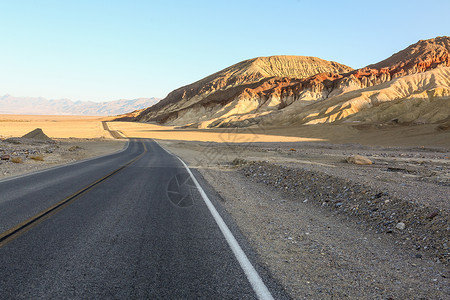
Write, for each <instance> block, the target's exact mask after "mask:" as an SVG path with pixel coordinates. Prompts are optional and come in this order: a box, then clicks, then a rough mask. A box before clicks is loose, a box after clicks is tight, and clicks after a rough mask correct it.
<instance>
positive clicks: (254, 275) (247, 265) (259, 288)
mask: <svg viewBox="0 0 450 300" xmlns="http://www.w3.org/2000/svg"><path fill="white" fill-rule="evenodd" d="M155 142H156V143H157V144H158V145H159V146H160V147H161V148H163V149H164V150H165V151H166V152H167V153H169V154H170V155H173V156H175V157H176V158H178V159H179V160H180V162H181V163H182V164H183V166H184V167H185V168H186V170H187V172H188V173H189V175H190V176H191V178H192V181H193V182H194V183H195V186H196V187H197V189H198V191H199V192H200V195H201V196H202V198H203V201H204V202H205V204H206V206H207V207H208V209H209V211H210V213H211V214H212V216H213V218H214V220H215V221H216V223H217V225H218V226H219V228H220V231H221V232H222V234H223V235H224V237H225V240H226V241H227V243H228V245H229V246H230V248H231V250H232V251H233V253H234V256H235V257H236V259H237V260H238V262H239V264H240V265H241V268H242V270H244V272H245V275H246V276H247V279H248V281H249V282H250V284H251V286H252V288H253V290H254V291H255V293H256V295H257V296H258V299H264V300H266V299H267V300H273V297H272V294H271V293H270V291H269V289H268V288H267V286H266V285H265V284H264V282H263V281H262V279H261V276H259V274H258V272H257V271H256V270H255V268H254V267H253V265H252V263H251V262H250V260H249V259H248V257H247V255H246V254H245V252H244V250H242V248H241V246H239V243H238V242H237V240H236V238H235V237H234V236H233V234H232V233H231V231H230V229H229V228H228V226H227V224H225V222H224V221H223V219H222V217H221V216H220V214H219V213H218V212H217V210H216V208H215V207H214V205H213V204H212V202H211V200H209V198H208V195H206V193H205V191H204V190H203V188H202V187H201V186H200V184H199V183H198V181H197V179H196V178H195V176H194V174H192V172H191V170H190V169H189V167H188V166H187V165H186V163H185V162H184V161H183V160H182V159H181V158H179V157H178V156H176V155H175V154H173V153H170V152H169V151H167V150H166V149H165V148H164V147H162V146H161V145H160V144H159V143H158V142H157V141H155Z"/></svg>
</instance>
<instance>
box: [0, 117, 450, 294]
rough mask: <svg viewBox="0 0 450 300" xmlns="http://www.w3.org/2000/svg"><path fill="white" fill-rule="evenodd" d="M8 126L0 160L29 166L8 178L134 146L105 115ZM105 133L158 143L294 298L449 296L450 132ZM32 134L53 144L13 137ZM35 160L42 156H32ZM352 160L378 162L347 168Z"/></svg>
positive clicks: (5, 173) (129, 128) (2, 171)
mask: <svg viewBox="0 0 450 300" xmlns="http://www.w3.org/2000/svg"><path fill="white" fill-rule="evenodd" d="M0 120H1V122H0V137H1V141H0V151H1V153H0V154H11V155H14V154H13V153H16V155H18V156H20V155H22V156H23V157H24V163H12V162H10V161H7V162H6V161H2V162H1V163H0V178H1V177H9V176H13V175H17V174H21V173H26V172H33V171H35V170H37V169H40V168H46V167H50V166H54V165H57V164H64V163H69V162H73V161H74V160H79V159H85V158H88V157H92V156H98V155H102V154H105V153H110V152H114V151H119V150H120V149H122V148H123V146H124V144H125V140H124V139H122V140H114V139H112V137H111V135H110V133H109V132H107V131H105V130H104V128H103V126H102V123H101V122H102V121H104V120H105V119H101V118H97V117H92V118H91V117H88V118H86V117H52V116H4V115H3V116H0ZM108 126H109V128H110V129H111V130H116V131H119V132H120V133H121V134H122V135H124V136H126V137H130V138H132V137H136V138H154V139H156V140H157V141H158V142H159V143H160V144H161V145H162V146H163V147H165V148H166V149H167V150H169V151H170V152H172V153H174V154H176V155H177V156H179V157H181V158H182V159H183V160H184V161H185V162H186V163H187V164H188V165H189V166H190V167H191V168H193V169H195V170H196V171H198V172H199V173H200V174H199V175H201V176H203V178H204V179H206V181H207V182H208V183H209V184H210V187H211V188H212V189H213V190H214V191H216V192H217V193H218V194H219V195H220V197H221V199H223V202H222V203H221V205H222V206H223V207H224V208H225V209H226V211H227V212H228V213H229V214H230V215H231V217H232V218H233V219H234V221H235V222H236V224H237V225H238V226H239V228H240V230H241V231H242V232H243V234H244V235H245V236H246V237H247V239H248V241H249V242H250V244H251V245H252V246H253V248H254V250H255V251H256V252H257V254H258V256H259V258H260V260H261V262H262V265H264V266H266V267H267V268H268V269H269V270H270V272H271V273H272V274H273V276H274V277H275V278H276V279H277V280H278V281H279V282H280V283H281V284H282V285H283V286H284V287H285V288H286V290H287V291H288V293H289V294H290V295H291V296H292V297H293V298H302V297H304V296H305V295H307V298H310V299H338V298H339V299H340V298H358V297H360V296H361V295H363V297H364V298H370V299H377V298H379V295H390V297H391V298H392V299H420V298H424V299H448V297H449V295H450V288H449V287H450V285H449V276H450V269H449V241H448V239H449V230H450V223H449V219H450V218H449V211H450V206H449V205H450V201H449V195H450V131H449V130H448V129H447V130H446V128H443V127H438V126H437V125H433V124H431V125H420V126H418V125H416V126H397V125H392V126H391V125H384V126H380V125H346V124H341V125H319V126H303V127H297V128H289V129H286V128H247V129H226V130H225V129H214V130H195V129H177V128H174V127H168V126H158V125H155V124H143V123H131V122H108ZM35 128H42V129H43V131H44V133H45V134H47V135H48V136H49V137H50V138H52V139H53V140H54V142H52V143H39V142H36V143H35V144H11V143H9V142H8V141H7V138H10V137H20V136H22V135H24V134H26V133H27V132H29V131H31V130H33V129H35ZM8 151H9V152H8ZM7 152H8V153H7ZM31 154H33V155H36V154H42V156H43V160H42V161H39V160H33V159H29V157H30V156H31ZM354 155H361V156H363V157H365V158H367V159H369V160H370V161H371V162H372V164H368V165H357V164H352V163H348V162H347V158H348V157H351V156H354Z"/></svg>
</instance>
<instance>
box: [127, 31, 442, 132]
mask: <svg viewBox="0 0 450 300" xmlns="http://www.w3.org/2000/svg"><path fill="white" fill-rule="evenodd" d="M449 51H450V38H449V37H437V38H435V39H430V40H421V41H419V42H417V43H415V44H413V45H411V46H409V47H407V48H406V49H404V50H402V51H400V52H398V53H396V54H394V55H392V56H391V57H390V58H388V59H386V60H383V61H381V62H379V63H376V64H372V65H369V66H367V67H365V68H361V69H358V70H352V69H351V68H349V67H346V66H343V65H339V64H337V63H334V62H326V61H323V60H320V59H317V58H304V57H270V58H259V59H258V58H257V59H253V60H249V61H244V62H241V63H239V64H236V65H234V66H231V67H229V68H227V69H225V70H222V71H220V72H218V73H216V74H213V75H211V76H209V77H206V78H204V79H202V80H200V81H198V82H196V83H193V84H191V85H188V86H186V87H182V88H180V89H178V90H175V91H173V92H172V93H170V94H169V95H168V96H167V97H166V98H165V99H163V100H161V102H160V103H158V104H157V105H155V106H153V107H150V108H148V109H146V110H143V111H142V112H140V113H139V114H138V115H137V116H136V117H135V118H133V119H134V120H137V121H156V122H159V123H163V124H171V125H179V126H191V127H200V128H208V127H244V126H251V125H256V124H258V125H267V126H288V125H292V124H316V123H331V122H356V123H361V122H362V123H386V122H394V123H435V122H442V121H445V120H449V115H450V101H449V99H450V57H449ZM293 58H295V59H293ZM293 60H295V62H292V61H293ZM275 62H276V63H275ZM294 73H295V74H294Z"/></svg>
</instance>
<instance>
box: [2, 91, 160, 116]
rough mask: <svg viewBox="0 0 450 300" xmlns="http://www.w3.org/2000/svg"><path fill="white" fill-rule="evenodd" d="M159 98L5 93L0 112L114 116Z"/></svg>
mask: <svg viewBox="0 0 450 300" xmlns="http://www.w3.org/2000/svg"><path fill="white" fill-rule="evenodd" d="M159 100H160V99H159V98H154V97H153V98H138V99H132V100H126V99H120V100H115V101H109V102H92V101H72V100H69V99H57V100H48V99H45V98H42V97H14V96H11V95H5V96H1V97H0V114H17V115H84V116H115V115H120V114H124V113H127V112H130V111H135V110H139V109H143V108H146V107H149V106H152V105H154V104H156V103H157V102H158V101H159Z"/></svg>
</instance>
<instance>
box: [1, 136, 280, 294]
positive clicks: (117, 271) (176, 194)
mask: <svg viewBox="0 0 450 300" xmlns="http://www.w3.org/2000/svg"><path fill="white" fill-rule="evenodd" d="M194 174H196V173H195V172H194ZM196 177H197V178H198V180H199V182H200V185H202V186H204V189H205V191H206V194H208V197H209V198H210V199H211V201H212V203H213V204H214V206H215V207H216V208H217V210H218V211H219V213H220V215H222V217H223V219H224V220H225V223H226V224H227V225H228V227H229V228H230V230H231V232H232V233H233V235H234V237H236V239H237V241H238V243H239V245H241V247H242V248H243V250H244V252H245V253H246V255H247V256H248V258H249V260H250V262H251V264H252V265H253V266H254V267H255V270H256V271H257V273H258V274H259V275H260V276H261V278H262V282H263V283H264V285H265V286H266V287H267V288H268V290H269V291H270V293H271V294H272V295H273V297H274V298H276V299H281V298H287V297H286V295H285V293H284V292H283V290H282V289H281V288H280V287H279V285H277V283H276V282H275V281H274V280H273V279H272V278H271V277H270V275H269V274H268V273H267V271H266V270H265V269H264V268H263V267H261V266H259V265H258V262H257V259H256V258H255V256H254V254H253V251H252V249H251V248H250V247H248V243H247V242H246V240H245V238H243V237H242V235H241V234H240V233H239V230H238V229H237V228H236V226H235V224H234V223H233V222H232V220H231V218H229V216H228V215H227V214H226V212H224V211H223V210H222V209H221V208H220V204H219V203H218V201H217V195H215V193H214V191H212V190H210V187H209V186H208V185H207V183H205V182H204V181H202V179H201V178H200V177H199V176H198V174H196ZM0 298H1V299H39V298H44V299H60V298H69V299H100V298H101V299H255V298H257V294H256V293H255V287H254V286H252V285H251V284H250V283H249V279H248V275H247V274H246V273H245V272H244V271H243V268H242V267H241V264H240V263H239V262H238V260H237V259H236V255H235V253H234V252H233V251H232V250H231V248H230V246H229V243H228V242H227V240H226V239H225V238H224V234H223V233H222V232H221V230H220V229H219V226H218V224H217V222H216V220H215V219H214V218H213V216H212V214H211V212H210V210H209V209H208V207H207V205H206V204H205V202H204V200H203V199H202V196H201V193H200V192H199V191H198V189H197V187H196V186H195V182H193V181H192V178H191V177H190V175H189V174H188V172H187V170H186V168H185V167H184V166H183V165H182V163H181V161H179V160H178V159H177V158H176V157H174V156H172V155H170V154H169V153H167V152H166V151H165V150H164V149H162V148H161V147H160V146H159V145H158V144H157V143H156V142H154V141H152V140H131V141H130V143H129V146H128V147H127V148H126V149H125V150H124V151H122V152H120V153H116V154H112V155H109V156H104V157H101V158H97V159H93V160H89V161H85V162H81V163H77V164H73V165H68V166H64V167H59V168H54V169H51V170H48V171H44V172H40V173H37V174H32V175H29V176H24V177H19V178H15V179H11V180H6V181H0Z"/></svg>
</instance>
